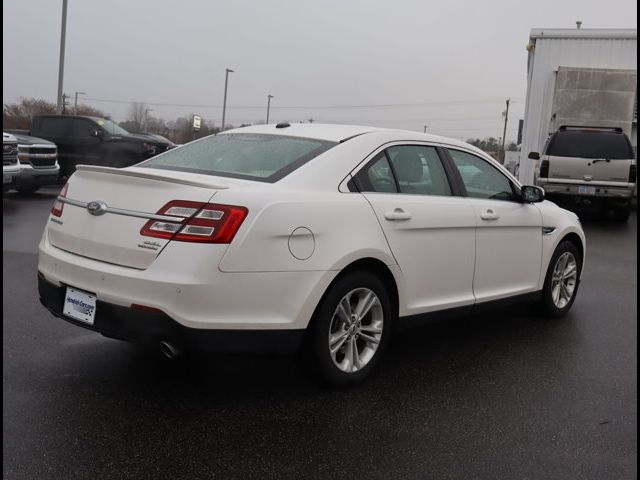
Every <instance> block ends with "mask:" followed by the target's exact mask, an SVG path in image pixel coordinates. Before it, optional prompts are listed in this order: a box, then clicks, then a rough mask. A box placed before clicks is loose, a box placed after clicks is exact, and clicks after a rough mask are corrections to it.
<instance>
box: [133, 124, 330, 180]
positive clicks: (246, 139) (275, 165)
mask: <svg viewBox="0 0 640 480" xmlns="http://www.w3.org/2000/svg"><path fill="white" fill-rule="evenodd" d="M334 145H336V144H335V143H334V142H328V141H325V140H316V139H312V138H298V137H287V136H283V135H267V134H254V133H228V134H223V135H212V136H210V137H206V138H203V139H202V140H198V141H197V142H193V143H189V144H187V145H184V146H181V147H178V148H175V149H173V150H170V151H168V152H167V153H163V154H162V155H158V156H157V157H153V158H151V159H149V160H147V161H145V162H142V163H140V164H138V165H137V166H139V167H148V168H161V169H166V170H178V171H183V172H194V173H204V174H209V175H217V176H221V177H232V178H245V179H248V180H258V181H263V182H275V181H277V180H280V179H281V178H283V177H284V176H285V175H288V174H289V173H291V172H293V171H294V170H295V169H296V168H298V167H300V166H301V165H303V164H304V163H306V162H308V161H309V160H311V159H312V158H314V157H316V156H318V155H320V154H321V153H322V152H325V151H327V150H328V149H329V148H331V147H333V146H334Z"/></svg>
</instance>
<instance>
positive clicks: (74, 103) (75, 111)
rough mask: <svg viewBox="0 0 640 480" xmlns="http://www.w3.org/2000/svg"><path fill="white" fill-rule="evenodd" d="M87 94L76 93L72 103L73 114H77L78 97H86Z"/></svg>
mask: <svg viewBox="0 0 640 480" xmlns="http://www.w3.org/2000/svg"><path fill="white" fill-rule="evenodd" d="M86 94H87V92H76V99H75V101H74V102H73V113H75V114H76V115H77V114H78V95H86Z"/></svg>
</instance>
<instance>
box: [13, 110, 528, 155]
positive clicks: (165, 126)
mask: <svg viewBox="0 0 640 480" xmlns="http://www.w3.org/2000/svg"><path fill="white" fill-rule="evenodd" d="M151 111H152V109H150V108H149V106H148V105H147V104H145V103H142V102H132V103H131V105H130V106H129V110H128V112H127V119H126V120H124V121H122V122H119V125H120V126H121V127H122V128H124V129H125V130H127V131H128V132H131V133H155V134H158V135H162V136H163V137H166V138H168V139H169V140H171V141H172V142H175V143H178V144H182V143H187V142H190V141H191V140H194V139H196V138H202V137H206V136H207V135H211V134H214V133H218V132H219V131H220V128H219V127H217V126H216V124H215V122H214V121H212V120H206V119H202V122H201V126H200V130H199V131H198V132H194V131H193V115H189V116H184V117H178V118H176V119H174V120H169V121H167V120H164V119H162V118H157V117H153V116H151V115H149V113H150V112H151ZM55 113H56V105H55V104H54V103H52V102H48V101H46V100H43V99H37V98H21V99H20V100H19V101H18V102H14V103H5V104H3V105H2V128H3V129H21V130H29V129H31V118H32V117H33V116H34V115H47V114H55ZM66 113H68V114H73V115H86V116H91V117H102V118H107V119H109V120H111V118H110V116H109V114H108V113H106V112H104V111H102V110H99V109H97V108H95V107H92V106H90V105H85V104H79V105H78V106H77V108H74V107H68V108H67V112H66ZM309 122H313V119H309ZM239 126H240V127H244V126H247V125H246V124H243V125H239ZM227 128H234V126H233V125H227ZM467 143H470V144H471V145H475V146H476V147H478V148H480V149H481V150H484V151H485V152H488V153H490V154H496V153H497V152H499V151H500V149H501V144H500V141H499V140H498V139H497V138H495V137H488V138H484V139H480V138H470V139H468V140H467ZM505 149H506V150H507V151H516V150H517V149H518V146H517V145H516V144H515V142H510V143H508V144H507V145H506V146H505Z"/></svg>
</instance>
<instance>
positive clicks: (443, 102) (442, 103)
mask: <svg viewBox="0 0 640 480" xmlns="http://www.w3.org/2000/svg"><path fill="white" fill-rule="evenodd" d="M86 100H89V101H92V102H102V103H121V104H129V103H133V102H134V100H119V99H107V98H93V97H86ZM503 101H504V99H503V98H485V99H475V100H441V101H432V102H417V103H386V104H370V105H278V106H274V107H271V108H272V109H274V110H276V109H279V110H284V109H309V110H321V109H322V110H339V109H367V108H406V107H428V106H455V105H478V104H492V103H502V102H503ZM512 101H513V102H518V100H512ZM137 102H138V103H146V104H147V105H155V106H159V107H182V108H223V106H222V105H206V104H189V103H165V102H147V101H137ZM231 108H234V109H264V105H233V106H232V107H231Z"/></svg>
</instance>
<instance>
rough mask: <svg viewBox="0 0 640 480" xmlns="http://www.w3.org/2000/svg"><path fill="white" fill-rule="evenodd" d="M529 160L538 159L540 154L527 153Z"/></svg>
mask: <svg viewBox="0 0 640 480" xmlns="http://www.w3.org/2000/svg"><path fill="white" fill-rule="evenodd" d="M529 159H530V160H540V154H539V153H538V152H531V153H529Z"/></svg>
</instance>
